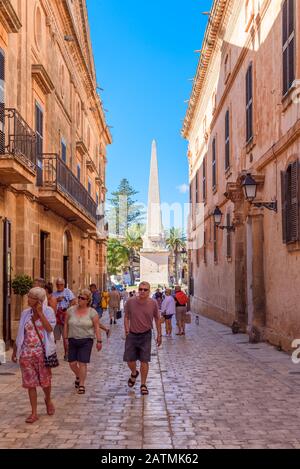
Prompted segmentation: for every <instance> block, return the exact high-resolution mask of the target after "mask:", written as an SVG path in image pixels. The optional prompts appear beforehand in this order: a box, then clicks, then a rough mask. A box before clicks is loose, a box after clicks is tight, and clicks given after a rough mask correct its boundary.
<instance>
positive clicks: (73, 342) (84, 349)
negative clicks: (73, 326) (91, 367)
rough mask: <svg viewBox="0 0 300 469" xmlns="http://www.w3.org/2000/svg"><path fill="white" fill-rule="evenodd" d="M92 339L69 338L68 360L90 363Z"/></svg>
mask: <svg viewBox="0 0 300 469" xmlns="http://www.w3.org/2000/svg"><path fill="white" fill-rule="evenodd" d="M93 344H94V340H93V339H90V338H86V339H73V338H72V339H69V348H68V362H70V363H72V362H80V363H90V359H91V353H92V348H93Z"/></svg>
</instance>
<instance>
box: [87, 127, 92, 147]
mask: <svg viewBox="0 0 300 469" xmlns="http://www.w3.org/2000/svg"><path fill="white" fill-rule="evenodd" d="M87 147H88V149H90V147H91V129H90V128H89V127H88V128H87Z"/></svg>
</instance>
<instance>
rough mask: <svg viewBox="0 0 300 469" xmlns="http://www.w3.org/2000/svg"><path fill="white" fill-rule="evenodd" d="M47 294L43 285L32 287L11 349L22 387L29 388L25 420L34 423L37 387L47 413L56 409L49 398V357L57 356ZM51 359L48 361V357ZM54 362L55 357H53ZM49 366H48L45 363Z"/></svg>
mask: <svg viewBox="0 0 300 469" xmlns="http://www.w3.org/2000/svg"><path fill="white" fill-rule="evenodd" d="M45 298H46V293H45V290H44V289H43V288H39V287H36V288H32V289H31V290H30V291H29V293H28V306H29V308H27V309H25V310H24V311H23V312H22V314H21V319H20V324H19V330H18V335H17V339H16V342H15V345H14V349H13V355H12V361H13V362H15V363H16V362H17V360H19V364H20V368H21V372H22V381H23V387H24V388H25V389H28V394H29V400H30V404H31V414H30V415H29V417H27V419H26V420H25V422H26V423H34V422H35V421H36V420H38V415H37V390H36V388H37V387H38V386H41V388H42V389H43V391H44V394H45V404H46V408H47V414H48V415H54V413H55V408H54V405H53V403H52V400H51V378H52V375H51V368H50V367H49V358H53V357H54V358H55V357H56V363H55V364H54V362H53V363H52V367H53V364H54V366H57V365H58V362H57V356H56V347H55V342H54V336H53V329H54V327H55V324H56V318H55V313H54V311H53V309H52V308H50V307H47V306H45V305H43V302H44V301H45ZM50 361H51V360H50ZM54 361H55V360H54ZM46 365H48V366H46Z"/></svg>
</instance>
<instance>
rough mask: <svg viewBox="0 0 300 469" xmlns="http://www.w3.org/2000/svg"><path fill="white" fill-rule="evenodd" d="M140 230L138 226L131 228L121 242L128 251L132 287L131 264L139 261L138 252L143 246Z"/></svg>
mask: <svg viewBox="0 0 300 469" xmlns="http://www.w3.org/2000/svg"><path fill="white" fill-rule="evenodd" d="M142 231H143V230H142V228H141V226H140V225H133V226H131V227H130V228H129V229H128V230H127V232H126V236H125V239H124V240H123V243H122V244H123V246H124V247H125V248H126V249H127V251H128V260H129V272H130V278H131V284H132V285H134V280H135V279H134V272H133V263H134V262H135V261H137V262H138V261H139V257H140V250H141V248H142V246H143V239H142Z"/></svg>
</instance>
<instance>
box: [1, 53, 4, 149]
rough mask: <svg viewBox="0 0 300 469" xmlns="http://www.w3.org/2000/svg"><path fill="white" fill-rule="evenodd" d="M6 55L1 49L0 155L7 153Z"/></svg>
mask: <svg viewBox="0 0 300 469" xmlns="http://www.w3.org/2000/svg"><path fill="white" fill-rule="evenodd" d="M4 86H5V54H4V52H3V50H2V49H0V154H4V153H5V128H4V124H5V121H4V119H5V117H4V115H5V111H4V110H5V99H4V98H5V95H4V92H5V89H4Z"/></svg>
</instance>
